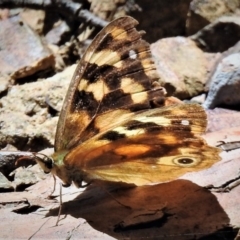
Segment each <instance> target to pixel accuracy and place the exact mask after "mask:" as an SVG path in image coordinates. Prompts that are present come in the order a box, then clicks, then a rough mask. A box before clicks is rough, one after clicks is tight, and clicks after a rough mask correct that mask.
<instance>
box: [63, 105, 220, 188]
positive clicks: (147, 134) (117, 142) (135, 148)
mask: <svg viewBox="0 0 240 240" xmlns="http://www.w3.org/2000/svg"><path fill="white" fill-rule="evenodd" d="M205 128H206V114H205V112H204V110H203V109H202V107H201V106H199V105H197V104H180V105H173V106H169V107H163V108H157V109H151V110H147V111H143V112H140V113H136V114H135V115H134V116H132V117H131V118H130V119H126V120H125V121H123V122H122V123H121V125H119V126H118V127H116V128H113V129H111V130H109V131H107V132H105V133H101V134H98V135H96V136H95V137H94V138H92V139H90V140H88V141H86V142H85V143H83V144H82V145H80V146H78V147H76V148H74V149H73V150H72V151H71V152H70V153H69V154H68V155H67V156H66V164H68V167H70V168H73V169H81V170H82V171H83V172H85V175H86V177H85V178H86V179H87V180H88V181H90V180H93V179H102V180H107V181H119V182H126V183H134V184H136V185H142V184H146V183H151V182H162V181H166V180H172V179H175V178H177V177H179V176H181V175H183V174H184V173H186V172H189V171H193V170H195V171H196V170H202V169H204V168H207V167H209V166H211V165H212V164H213V163H214V162H216V161H217V160H219V156H218V153H219V150H218V149H217V148H213V147H210V146H208V145H207V144H206V142H205V141H204V140H203V139H202V138H200V137H197V136H196V134H199V133H203V132H204V131H205ZM78 159H81V161H79V160H78Z"/></svg>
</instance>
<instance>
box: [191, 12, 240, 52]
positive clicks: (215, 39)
mask: <svg viewBox="0 0 240 240" xmlns="http://www.w3.org/2000/svg"><path fill="white" fill-rule="evenodd" d="M191 39H192V40H194V41H195V42H196V43H197V44H198V46H199V47H200V48H202V49H204V50H205V51H208V52H223V51H226V50H227V49H228V48H230V47H232V46H233V45H234V44H236V43H237V42H238V41H239V39H240V18H239V17H238V16H231V17H221V18H219V19H217V20H216V21H215V22H213V23H211V24H209V25H207V26H206V27H204V28H203V29H202V30H200V31H199V32H197V33H196V34H194V35H193V36H191Z"/></svg>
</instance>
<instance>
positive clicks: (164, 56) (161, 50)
mask: <svg viewBox="0 0 240 240" xmlns="http://www.w3.org/2000/svg"><path fill="white" fill-rule="evenodd" d="M151 51H152V54H153V56H154V59H155V62H156V65H157V70H158V73H159V74H160V84H161V85H162V86H163V87H165V88H166V90H167V92H168V95H173V96H175V97H178V98H180V99H185V98H190V97H194V96H196V95H198V94H199V93H201V92H203V90H204V85H205V82H206V79H207V78H208V70H209V65H213V63H214V62H215V61H216V58H215V57H211V58H210V57H209V55H205V54H204V53H203V52H202V50H200V49H199V48H198V47H197V46H196V44H195V43H194V42H193V41H192V40H190V39H187V38H184V37H176V38H166V39H162V40H159V41H158V42H156V43H154V44H152V45H151Z"/></svg>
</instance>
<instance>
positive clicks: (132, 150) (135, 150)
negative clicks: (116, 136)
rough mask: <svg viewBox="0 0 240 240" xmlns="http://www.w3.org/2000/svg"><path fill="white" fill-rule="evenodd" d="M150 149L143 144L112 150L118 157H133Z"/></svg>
mask: <svg viewBox="0 0 240 240" xmlns="http://www.w3.org/2000/svg"><path fill="white" fill-rule="evenodd" d="M150 149H151V147H150V146H147V145H144V144H131V145H126V146H120V147H118V148H116V149H115V150H114V152H115V153H116V154H118V155H127V156H128V157H130V158H131V157H135V156H139V155H141V154H144V153H146V152H147V151H149V150H150Z"/></svg>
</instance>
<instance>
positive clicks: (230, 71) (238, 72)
mask: <svg viewBox="0 0 240 240" xmlns="http://www.w3.org/2000/svg"><path fill="white" fill-rule="evenodd" d="M237 104H240V53H234V54H231V55H229V56H227V57H225V58H223V59H222V61H221V62H220V63H219V65H218V67H217V68H216V71H215V73H214V74H213V76H212V79H211V82H210V90H209V93H208V96H207V99H206V101H205V102H204V104H203V105H204V107H205V108H209V109H213V108H215V107H216V106H219V105H226V106H234V105H237Z"/></svg>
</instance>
